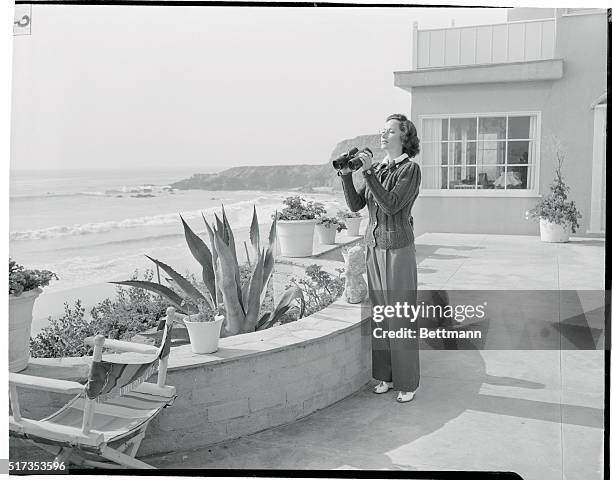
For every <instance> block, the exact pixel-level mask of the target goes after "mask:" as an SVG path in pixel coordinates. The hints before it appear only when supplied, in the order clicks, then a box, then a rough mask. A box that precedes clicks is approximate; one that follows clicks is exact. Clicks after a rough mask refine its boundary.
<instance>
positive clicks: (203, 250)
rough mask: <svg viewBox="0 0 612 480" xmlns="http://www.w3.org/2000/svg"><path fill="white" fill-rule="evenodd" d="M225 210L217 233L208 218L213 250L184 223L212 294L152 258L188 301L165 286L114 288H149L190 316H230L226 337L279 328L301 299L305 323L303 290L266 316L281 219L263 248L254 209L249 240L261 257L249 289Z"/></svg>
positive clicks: (284, 299) (131, 282) (287, 293)
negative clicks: (195, 311) (193, 312)
mask: <svg viewBox="0 0 612 480" xmlns="http://www.w3.org/2000/svg"><path fill="white" fill-rule="evenodd" d="M221 208H222V215H221V218H219V217H218V216H217V215H216V214H215V225H214V226H213V227H211V226H210V224H209V223H208V222H207V221H206V218H205V217H204V215H202V218H203V219H204V224H205V225H206V230H207V231H208V235H209V237H210V245H211V248H210V249H209V248H208V246H207V245H206V243H205V242H204V241H203V240H202V239H201V238H200V237H199V236H198V235H197V234H196V233H195V232H194V231H193V230H192V229H191V227H190V226H189V225H188V224H187V222H186V221H185V220H184V219H183V217H181V222H182V223H183V229H184V232H185V240H186V241H187V246H188V247H189V250H190V252H191V254H192V255H193V257H194V258H195V259H196V260H197V261H198V263H199V264H200V265H201V267H202V282H203V283H204V285H205V286H206V289H207V290H208V292H201V291H200V290H199V289H198V288H197V287H196V286H195V285H194V284H192V283H191V282H190V281H189V280H187V279H186V278H185V277H183V276H182V275H181V274H179V273H178V272H176V271H175V270H174V269H173V268H172V267H170V266H169V265H166V264H165V263H163V262H161V261H159V260H156V259H154V258H151V257H149V256H147V258H149V259H150V260H151V261H153V262H154V263H155V264H156V265H157V266H158V267H159V268H161V269H162V270H163V271H164V272H166V273H167V274H168V275H169V277H170V279H171V280H172V281H173V282H174V284H175V285H176V286H177V287H178V288H180V290H181V291H182V292H183V293H184V294H185V295H186V298H185V299H183V298H182V297H181V296H180V295H179V294H178V293H176V292H175V291H174V290H173V289H171V288H169V287H167V286H165V285H161V284H159V283H154V282H146V281H138V280H128V281H123V282H112V283H116V284H120V285H127V286H131V287H137V288H144V289H147V290H150V291H153V292H155V293H158V294H160V295H163V296H164V297H166V298H167V299H168V300H169V301H170V302H171V303H172V304H173V305H175V306H176V307H177V308H178V309H179V310H180V311H181V312H183V313H188V312H185V308H186V307H187V309H188V308H189V305H190V304H195V305H199V306H200V308H209V309H210V310H212V311H218V310H222V311H224V314H225V323H224V328H223V333H222V335H223V336H229V335H237V334H239V333H247V332H252V331H255V330H262V329H265V328H268V327H270V326H272V325H274V324H275V323H276V322H277V321H278V320H279V318H280V317H281V316H282V315H284V314H285V313H286V312H287V311H288V310H289V308H291V305H292V302H294V301H295V300H297V299H300V300H301V302H300V317H302V316H303V315H304V309H305V302H304V296H303V293H302V290H301V289H300V288H299V287H298V286H297V285H296V286H294V287H292V288H290V289H288V290H287V291H285V293H284V294H283V296H282V297H281V298H280V300H279V302H278V303H277V305H276V307H275V308H274V310H273V311H272V312H266V313H264V314H263V315H261V307H262V304H263V302H264V299H265V297H266V292H267V289H268V283H269V281H270V278H271V276H272V271H273V269H274V245H275V243H276V218H274V221H273V222H272V226H271V227H270V233H269V235H268V245H267V247H266V248H263V247H262V246H261V240H260V235H259V221H258V219H257V210H256V209H255V207H253V218H252V221H251V228H250V235H249V237H250V242H251V246H252V248H253V249H254V250H255V252H256V255H255V257H254V258H255V261H254V266H253V268H252V271H251V275H250V278H249V281H248V282H247V283H246V285H244V286H243V285H241V282H240V270H239V267H238V256H237V255H236V245H235V241H234V233H233V231H232V228H231V226H230V224H229V222H228V220H227V216H226V214H225V208H223V206H222V207H221Z"/></svg>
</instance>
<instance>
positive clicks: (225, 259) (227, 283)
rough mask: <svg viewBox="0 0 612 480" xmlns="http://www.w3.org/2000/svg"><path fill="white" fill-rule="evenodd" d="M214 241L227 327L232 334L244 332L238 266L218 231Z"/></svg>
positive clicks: (215, 233)
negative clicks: (237, 276) (237, 277)
mask: <svg viewBox="0 0 612 480" xmlns="http://www.w3.org/2000/svg"><path fill="white" fill-rule="evenodd" d="M214 241H215V248H216V249H217V254H218V257H217V260H218V262H219V268H218V273H219V279H220V282H219V288H220V289H221V292H222V294H223V304H224V305H225V312H226V318H225V321H226V324H227V327H226V328H227V331H228V332H229V333H230V334H231V335H236V334H238V333H242V331H243V326H244V319H245V311H244V307H243V306H242V298H241V296H238V295H239V294H238V291H239V289H238V288H237V287H236V275H235V269H236V266H235V264H234V260H233V258H232V255H231V253H230V252H229V247H228V246H227V245H226V244H225V242H224V241H223V239H222V238H221V234H220V233H219V232H218V231H215V232H214Z"/></svg>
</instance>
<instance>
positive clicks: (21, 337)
mask: <svg viewBox="0 0 612 480" xmlns="http://www.w3.org/2000/svg"><path fill="white" fill-rule="evenodd" d="M41 293H42V289H40V288H35V289H34V290H29V291H27V292H24V293H22V294H21V295H9V372H20V371H21V370H24V369H25V368H26V367H27V366H28V360H29V359H30V332H31V330H32V310H33V309H34V302H35V301H36V299H37V298H38V296H39V295H40V294H41Z"/></svg>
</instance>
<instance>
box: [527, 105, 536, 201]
mask: <svg viewBox="0 0 612 480" xmlns="http://www.w3.org/2000/svg"><path fill="white" fill-rule="evenodd" d="M529 138H530V139H531V140H530V141H529V159H528V162H529V166H528V167H527V185H526V186H525V188H527V189H534V188H535V185H534V183H535V175H534V173H535V158H536V117H530V119H529Z"/></svg>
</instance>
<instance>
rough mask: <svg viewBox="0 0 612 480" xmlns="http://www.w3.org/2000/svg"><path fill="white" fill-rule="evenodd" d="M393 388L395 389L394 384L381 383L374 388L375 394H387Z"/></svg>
mask: <svg viewBox="0 0 612 480" xmlns="http://www.w3.org/2000/svg"><path fill="white" fill-rule="evenodd" d="M391 388H393V382H385V381H381V382H380V383H379V384H378V385H376V386H375V387H374V393H387V392H388V391H389V390H390V389H391Z"/></svg>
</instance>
